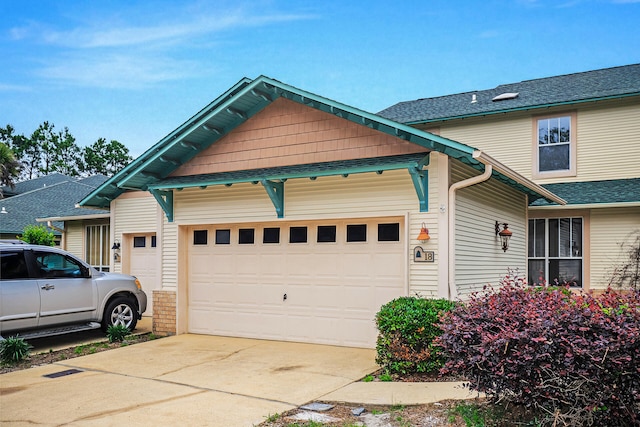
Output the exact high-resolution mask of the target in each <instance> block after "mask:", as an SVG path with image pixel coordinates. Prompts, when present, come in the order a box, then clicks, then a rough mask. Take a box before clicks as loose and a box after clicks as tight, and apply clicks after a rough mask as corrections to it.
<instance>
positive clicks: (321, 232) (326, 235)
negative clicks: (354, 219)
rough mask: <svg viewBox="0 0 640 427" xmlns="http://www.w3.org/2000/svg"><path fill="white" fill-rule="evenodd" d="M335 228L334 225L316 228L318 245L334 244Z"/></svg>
mask: <svg viewBox="0 0 640 427" xmlns="http://www.w3.org/2000/svg"><path fill="white" fill-rule="evenodd" d="M335 241H336V226H335V225H319V226H318V243H335Z"/></svg>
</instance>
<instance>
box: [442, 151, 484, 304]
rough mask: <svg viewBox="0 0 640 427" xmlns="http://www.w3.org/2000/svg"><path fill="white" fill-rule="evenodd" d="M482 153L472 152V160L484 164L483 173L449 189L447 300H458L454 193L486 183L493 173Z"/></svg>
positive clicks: (452, 185)
mask: <svg viewBox="0 0 640 427" xmlns="http://www.w3.org/2000/svg"><path fill="white" fill-rule="evenodd" d="M481 154H482V152H481V151H480V150H476V151H474V152H473V158H474V159H477V160H479V161H480V162H481V163H482V164H484V166H485V167H484V173H483V174H482V175H478V176H474V177H471V178H468V179H465V180H463V181H459V182H456V183H454V184H451V187H449V208H448V209H449V219H448V221H449V299H450V300H452V301H453V300H455V299H456V298H458V289H457V287H456V278H455V274H456V240H455V239H456V191H458V190H459V189H461V188H466V187H470V186H472V185H476V184H479V183H481V182H484V181H487V180H488V179H489V178H491V173H492V172H493V166H491V164H489V163H486V162H485V161H483V159H482V158H481Z"/></svg>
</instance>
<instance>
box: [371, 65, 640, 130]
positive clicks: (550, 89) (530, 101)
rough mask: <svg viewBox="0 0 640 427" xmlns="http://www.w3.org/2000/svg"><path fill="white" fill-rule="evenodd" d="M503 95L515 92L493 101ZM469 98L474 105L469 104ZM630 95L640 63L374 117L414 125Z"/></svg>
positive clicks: (402, 106)
mask: <svg viewBox="0 0 640 427" xmlns="http://www.w3.org/2000/svg"><path fill="white" fill-rule="evenodd" d="M504 93H517V94H518V96H517V97H516V98H513V99H506V100H503V101H493V98H494V97H496V96H498V95H501V94H504ZM473 95H475V101H476V102H472V100H473ZM632 95H640V64H634V65H626V66H622V67H614V68H605V69H601V70H594V71H586V72H583V73H575V74H566V75H562V76H554V77H546V78H541V79H535V80H525V81H522V82H518V83H510V84H504V85H500V86H498V87H496V88H494V89H488V90H479V91H473V92H465V93H459V94H454V95H448V96H440V97H435V98H423V99H417V100H414V101H405V102H399V103H397V104H395V105H393V106H391V107H388V108H386V109H384V110H382V111H381V112H379V113H378V115H380V116H382V117H385V118H387V119H390V120H394V121H397V122H400V123H405V124H416V123H421V122H431V121H439V120H449V119H455V118H459V117H468V116H475V115H485V114H492V113H498V112H504V111H509V110H520V109H533V108H540V107H547V106H551V105H562V104H570V103H577V102H586V101H591V100H597V99H606V98H612V97H623V96H632Z"/></svg>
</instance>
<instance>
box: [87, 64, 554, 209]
mask: <svg viewBox="0 0 640 427" xmlns="http://www.w3.org/2000/svg"><path fill="white" fill-rule="evenodd" d="M280 97H281V98H285V99H288V100H291V101H293V102H296V103H299V104H302V105H306V106H308V107H310V108H314V109H316V110H320V111H323V112H326V113H328V114H332V115H335V116H337V117H340V118H343V119H345V120H348V121H351V122H353V123H357V124H360V125H362V126H367V127H370V128H372V129H375V130H377V131H379V132H382V133H385V134H387V135H390V136H393V137H396V138H399V139H402V140H405V141H408V142H411V143H413V144H416V145H418V146H420V147H423V148H424V149H425V151H426V152H430V151H436V152H439V153H443V154H445V155H447V156H449V157H452V158H455V159H458V160H459V161H461V162H463V163H465V164H468V165H470V166H472V167H474V168H476V169H477V170H479V171H483V170H484V164H483V163H482V162H481V161H480V160H479V159H478V158H476V157H474V152H476V151H477V150H476V149H474V148H473V147H470V146H468V145H465V144H461V143H459V142H456V141H453V140H450V139H447V138H443V137H441V136H438V135H434V134H431V133H429V132H425V131H422V130H419V129H416V128H414V127H411V126H409V125H406V124H401V123H397V122H394V121H392V120H389V119H385V118H383V117H380V116H378V115H375V114H372V113H368V112H365V111H362V110H359V109H356V108H353V107H350V106H348V105H345V104H342V103H339V102H336V101H333V100H330V99H327V98H323V97H321V96H318V95H315V94H312V93H310V92H307V91H304V90H300V89H297V88H295V87H292V86H289V85H287V84H284V83H282V82H279V81H277V80H274V79H271V78H269V77H265V76H261V77H259V78H257V79H255V80H250V79H246V78H245V79H242V80H240V81H239V82H238V83H236V84H235V85H234V86H233V87H232V88H231V89H229V90H228V91H226V92H225V93H224V94H222V95H221V96H220V97H218V98H217V99H216V100H214V101H213V102H212V103H210V104H209V105H208V106H206V107H205V108H204V109H202V110H201V111H200V112H198V113H197V114H196V115H194V116H193V117H191V118H190V119H189V120H187V121H186V122H185V123H183V124H182V125H181V126H180V127H178V128H177V129H176V130H174V131H173V132H171V133H170V134H169V135H167V136H166V137H164V138H163V139H162V140H160V141H159V142H158V143H157V144H155V145H154V146H153V147H151V148H150V149H149V150H147V151H146V152H145V153H144V154H143V155H141V156H140V157H139V158H137V159H136V160H134V161H133V162H131V163H130V164H129V165H128V166H126V167H125V168H124V169H122V170H121V171H120V172H119V173H117V174H116V175H114V176H113V177H112V178H110V179H109V180H107V181H106V182H105V183H104V184H103V185H102V186H100V187H98V188H97V189H96V190H95V191H93V192H92V193H90V194H89V195H88V196H87V197H85V198H84V199H83V200H82V201H81V202H80V205H81V206H87V207H99V208H105V207H108V206H109V204H110V202H111V201H112V200H114V199H115V198H117V197H118V196H119V195H120V194H122V193H123V192H124V191H126V190H140V191H150V190H154V191H155V194H154V196H155V197H156V199H158V197H160V195H159V193H158V191H165V190H166V189H168V188H176V189H177V188H180V187H182V188H186V186H187V185H186V184H189V183H184V182H181V183H180V184H178V182H179V180H178V179H174V178H171V177H170V175H171V174H172V173H173V172H174V171H175V170H176V169H177V168H178V167H179V166H180V165H182V164H185V163H187V162H188V161H189V160H191V159H192V158H193V157H194V156H196V155H197V154H198V153H199V152H200V151H202V150H204V149H206V148H207V147H209V146H210V145H212V144H214V143H215V142H216V141H218V140H219V139H221V138H222V137H224V135H226V134H228V133H229V132H231V131H233V129H235V128H236V127H237V126H239V125H240V124H242V123H244V122H245V121H247V120H249V119H250V118H251V117H252V116H254V115H255V114H257V113H258V112H260V111H261V110H263V109H264V108H265V107H267V106H268V105H269V104H270V103H272V102H273V101H275V100H276V99H277V98H280ZM292 168H294V169H290V170H287V171H285V175H280V174H276V175H274V176H271V175H269V176H266V177H264V179H266V180H267V181H276V180H281V179H289V178H294V177H296V172H293V171H295V170H296V169H295V167H292ZM251 173H254V172H251ZM309 173H310V172H309V171H305V172H303V173H302V175H303V176H304V175H307V174H309ZM315 173H316V174H317V176H322V175H321V174H320V173H321V172H315ZM345 173H354V172H345ZM289 174H292V175H291V176H289ZM331 174H334V173H333V172H331ZM493 175H494V176H495V177H496V178H497V179H498V180H500V181H502V182H505V183H506V184H508V185H512V186H515V187H517V188H518V189H520V190H523V191H525V192H526V193H527V194H528V195H529V196H530V200H536V199H538V198H540V197H544V198H548V197H551V196H550V195H549V194H548V192H546V191H539V189H538V188H537V187H536V186H535V184H534V185H533V186H532V185H529V184H528V183H527V184H526V185H524V184H523V183H524V182H526V181H523V180H522V179H520V178H521V177H520V176H518V175H517V174H515V172H512V171H510V170H509V169H508V168H506V167H502V168H496V169H495V172H494V174H493ZM514 176H518V178H514ZM203 177H204V178H198V179H203V180H204V182H203V183H202V184H201V185H218V184H217V183H218V182H222V181H224V182H223V183H224V184H233V183H234V178H232V177H231V175H226V176H219V175H218V176H215V177H213V176H206V175H205V176H203ZM412 177H413V178H415V179H414V184H415V185H416V188H418V187H419V185H420V180H423V181H424V176H421V177H417V178H416V177H415V176H412ZM193 179H194V180H195V179H196V178H193ZM239 179H241V181H238V182H245V181H246V180H250V179H248V178H247V177H241V178H239ZM207 180H210V182H209V183H207V182H206V181H207ZM242 180H245V181H242ZM251 180H255V179H251ZM531 184H532V183H531ZM193 185H194V186H195V184H193ZM272 189H273V187H272ZM165 196H166V194H165ZM165 196H162V200H163V203H167V200H166V197H165ZM550 200H551V199H550ZM554 201H555V200H554Z"/></svg>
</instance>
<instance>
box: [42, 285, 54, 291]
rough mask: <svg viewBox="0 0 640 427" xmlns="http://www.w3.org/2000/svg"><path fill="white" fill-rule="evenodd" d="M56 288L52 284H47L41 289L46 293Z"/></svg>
mask: <svg viewBox="0 0 640 427" xmlns="http://www.w3.org/2000/svg"><path fill="white" fill-rule="evenodd" d="M55 288H56V287H55V286H53V285H50V284H48V283H47V284H46V285H44V286H41V287H40V289H44V290H45V291H50V290H51V289H55Z"/></svg>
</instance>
